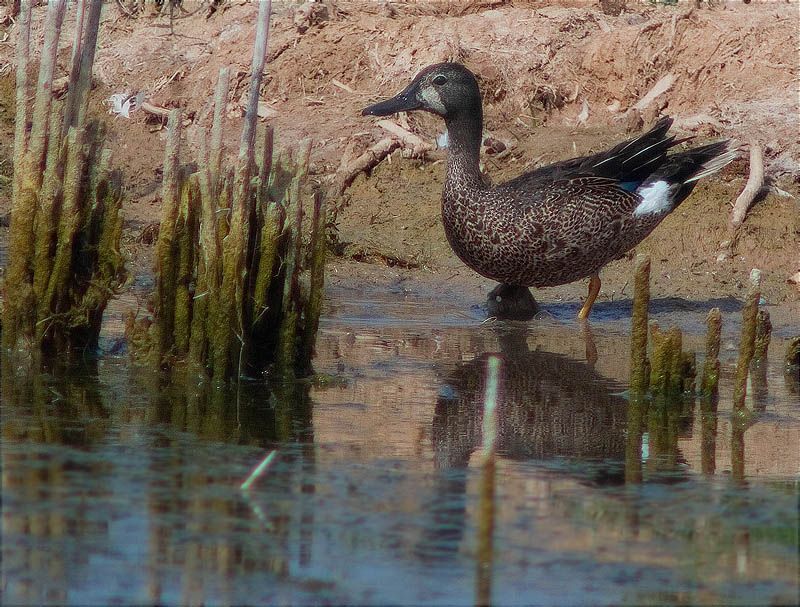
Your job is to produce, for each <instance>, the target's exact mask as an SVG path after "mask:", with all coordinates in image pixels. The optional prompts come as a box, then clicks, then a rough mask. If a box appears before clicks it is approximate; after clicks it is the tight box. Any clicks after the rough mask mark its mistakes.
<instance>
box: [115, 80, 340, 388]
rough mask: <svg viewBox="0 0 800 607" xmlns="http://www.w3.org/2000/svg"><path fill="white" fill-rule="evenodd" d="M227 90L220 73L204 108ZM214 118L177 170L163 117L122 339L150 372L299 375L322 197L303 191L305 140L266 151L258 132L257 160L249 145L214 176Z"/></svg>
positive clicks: (172, 135) (264, 135) (314, 297)
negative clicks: (153, 206)
mask: <svg viewBox="0 0 800 607" xmlns="http://www.w3.org/2000/svg"><path fill="white" fill-rule="evenodd" d="M227 89H228V70H227V69H226V70H222V71H221V73H220V77H219V81H218V86H217V95H216V101H215V102H216V103H217V104H218V105H217V107H216V110H219V108H220V107H224V103H225V102H226V98H227ZM222 121H223V112H222V111H215V113H214V124H213V126H212V130H211V134H210V137H209V138H208V140H205V139H204V140H203V142H202V144H201V146H200V147H201V150H202V151H201V158H199V159H198V165H199V170H197V171H195V172H190V171H189V170H187V168H186V167H185V166H182V165H181V164H180V130H181V128H180V127H181V116H180V111H179V110H174V111H173V112H172V113H171V114H170V117H169V122H168V126H167V147H166V154H165V162H164V184H163V201H162V205H163V206H162V218H161V227H160V230H159V237H158V241H157V243H156V261H155V268H154V270H155V275H156V292H155V294H154V298H153V302H152V306H151V312H152V314H151V316H150V317H149V318H140V319H138V320H134V319H132V318H131V319H129V323H128V336H129V339H130V340H131V342H132V344H133V345H134V348H133V349H134V354H135V356H136V357H137V358H139V359H142V360H146V361H148V362H150V363H151V364H155V365H159V366H161V367H162V368H171V367H173V366H174V365H175V363H179V362H180V363H186V365H185V366H186V368H187V370H188V372H189V374H190V376H194V375H197V374H200V375H202V376H206V377H208V378H211V379H213V380H214V381H215V382H216V383H224V382H227V381H229V380H231V379H234V378H239V377H241V376H244V375H249V376H256V375H258V374H261V373H263V372H264V371H266V370H268V369H274V370H277V371H278V372H279V373H280V374H288V373H291V374H296V373H300V374H303V373H306V372H308V371H309V369H310V360H311V356H312V355H313V346H314V340H315V336H316V332H317V327H318V324H319V315H320V312H321V308H322V291H323V286H324V274H323V272H324V262H325V243H326V236H325V221H324V218H325V206H324V201H323V198H322V196H321V195H320V194H319V193H315V194H313V195H310V194H307V192H306V190H305V188H304V182H305V180H306V177H307V174H308V164H309V156H310V150H311V141H310V140H304V141H302V142H300V144H299V145H298V147H297V148H296V149H295V150H294V151H293V153H288V152H282V153H278V154H274V148H273V131H272V129H271V128H269V127H267V128H264V129H262V130H261V132H260V134H259V135H258V138H257V140H258V144H259V146H260V148H261V149H260V153H259V154H256V153H255V149H256V145H255V143H256V142H255V139H256V138H255V137H253V143H252V144H250V143H246V145H245V147H244V148H243V150H240V154H239V157H238V159H237V162H236V164H235V166H233V167H229V168H227V169H226V168H224V167H223V166H222V162H221V158H222V149H221V137H220V133H221V132H222V126H223V122H222ZM254 132H255V131H254ZM248 137H249V135H248V133H247V128H245V129H244V132H243V141H244V140H245V139H246V138H248ZM307 199H310V201H313V205H312V206H311V208H310V209H307V208H306V207H307V206H309V205H308V204H307ZM309 211H310V213H309ZM181 366H183V365H181Z"/></svg>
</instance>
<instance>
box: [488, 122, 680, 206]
mask: <svg viewBox="0 0 800 607" xmlns="http://www.w3.org/2000/svg"><path fill="white" fill-rule="evenodd" d="M671 126H672V118H670V117H668V116H666V117H664V118H661V119H660V120H659V121H658V122H657V123H656V125H655V126H654V127H653V128H652V129H650V130H649V131H647V132H646V133H644V134H643V135H640V136H639V137H636V138H634V139H630V140H628V141H623V142H622V143H620V144H617V145H616V146H614V147H613V148H611V149H608V150H605V151H603V152H600V153H598V154H593V155H591V156H582V157H580V158H571V159H569V160H564V161H561V162H556V163H553V164H549V165H547V166H543V167H540V168H538V169H534V170H533V171H529V172H527V173H523V174H522V175H520V176H519V177H516V178H514V179H512V180H511V181H508V182H506V183H505V184H504V185H506V186H508V187H510V188H511V189H514V190H518V191H520V192H521V191H530V190H534V189H537V188H543V187H548V188H549V187H550V185H549V184H551V183H552V182H554V181H558V180H565V179H566V180H569V179H573V178H581V177H600V178H606V179H611V180H614V181H616V182H618V183H619V184H622V187H623V189H626V190H629V191H632V190H635V189H636V187H638V185H639V184H641V183H642V182H643V181H644V180H645V179H647V177H648V176H649V175H650V174H651V173H652V172H653V171H654V170H655V169H656V168H657V167H658V166H659V165H660V164H662V163H663V162H664V160H665V159H666V157H667V150H669V149H670V148H671V147H673V146H675V145H677V144H679V143H681V142H683V141H686V140H685V139H681V140H676V139H675V137H673V136H667V131H669V128H670V127H671Z"/></svg>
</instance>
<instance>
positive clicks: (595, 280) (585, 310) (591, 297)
mask: <svg viewBox="0 0 800 607" xmlns="http://www.w3.org/2000/svg"><path fill="white" fill-rule="evenodd" d="M599 293H600V276H599V275H598V274H592V277H591V278H590V279H589V293H588V295H586V301H585V302H583V307H582V308H581V311H580V312H578V318H580V319H581V320H584V319H586V318H589V312H591V311H592V306H593V305H594V302H595V300H596V299H597V295H598V294H599Z"/></svg>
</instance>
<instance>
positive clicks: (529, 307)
mask: <svg viewBox="0 0 800 607" xmlns="http://www.w3.org/2000/svg"><path fill="white" fill-rule="evenodd" d="M412 111H426V112H430V113H433V114H435V115H437V116H439V117H441V118H443V119H444V122H445V126H446V128H447V141H448V145H447V150H448V151H447V164H446V166H447V168H446V178H445V182H444V188H443V192H442V200H441V212H442V222H443V224H444V232H445V235H446V237H447V240H448V242H449V244H450V247H451V248H452V249H453V251H454V252H455V254H456V255H457V256H458V257H459V258H460V259H461V261H463V262H464V264H466V265H467V266H468V267H470V268H471V269H472V270H474V271H475V272H477V273H478V274H480V275H481V276H484V277H486V278H489V279H491V280H493V281H495V282H497V283H499V284H498V286H497V287H496V288H495V289H493V290H492V291H491V292H490V293H489V296H488V305H489V313H490V314H492V311H493V308H494V309H495V310H498V309H503V310H506V311H507V312H508V311H509V310H510V311H511V312H509V316H511V317H520V318H530V317H532V316H533V315H534V314H535V313H536V311H537V309H538V307H537V305H536V302H535V300H534V298H533V296H532V295H531V293H530V290H529V288H530V287H534V288H537V289H538V288H542V287H553V286H558V285H563V284H567V283H571V282H574V281H577V280H581V279H585V278H589V285H588V294H587V297H586V299H585V300H584V303H583V306H582V307H581V308H580V311H579V312H578V318H580V319H586V318H588V317H589V314H590V312H591V310H592V306H593V305H594V303H595V301H596V299H597V296H598V294H599V293H600V288H601V281H600V275H599V274H600V270H601V269H602V268H603V267H604V266H605V265H606V264H608V263H609V262H611V261H613V260H615V259H619V258H620V257H622V256H624V255H625V254H626V253H627V252H628V251H630V250H631V249H632V248H634V247H635V246H636V245H638V244H639V243H640V242H641V241H642V240H644V238H645V237H646V236H648V235H649V234H650V233H651V232H652V231H653V230H654V229H655V228H656V226H658V224H659V223H661V221H663V219H664V218H665V217H666V216H667V215H669V214H670V213H671V212H672V211H674V210H675V209H676V208H677V207H678V205H680V203H681V202H683V201H684V200H685V199H686V198H687V197H688V196H689V194H690V193H691V192H692V190H693V189H694V187H695V185H696V184H697V182H698V181H699V180H700V179H703V178H705V177H708V176H710V175H713V174H714V173H716V172H718V171H719V170H721V169H722V168H724V167H725V166H726V165H728V164H729V163H730V162H731V161H732V160H733V159H734V158H735V157H736V156H737V153H738V150H737V149H736V148H735V146H734V145H733V143H732V142H731V141H730V140H723V141H718V142H714V143H710V144H707V145H703V146H699V147H694V148H690V149H687V150H684V151H677V152H676V151H672V148H673V147H675V146H676V145H678V144H680V143H683V142H685V141H687V139H676V138H675V136H673V135H669V133H668V131H669V129H670V127H671V126H672V123H673V120H672V118H670V117H669V116H664V117H662V118H660V119H659V120H658V121H657V122H656V123H655V125H654V126H653V127H652V128H651V129H650V130H648V131H647V132H645V133H643V134H641V135H640V136H638V137H635V138H632V139H629V140H627V141H623V142H621V143H619V144H617V145H615V146H614V147H611V148H610V149H607V150H604V151H602V152H599V153H596V154H592V155H588V156H582V157H578V158H572V159H569V160H563V161H560V162H555V163H553V164H549V165H546V166H542V167H539V168H536V169H533V170H529V171H526V172H524V173H522V174H521V175H519V176H518V177H515V178H513V179H511V180H510V181H505V182H503V183H498V184H492V183H491V182H490V181H489V180H488V178H486V177H485V176H484V174H483V173H482V172H481V168H480V148H481V142H482V139H483V105H482V99H481V92H480V88H479V86H478V81H477V79H476V77H475V75H474V74H473V73H472V72H471V71H470V70H469V69H468V68H467V67H465V66H464V65H462V64H460V63H454V62H444V63H437V64H434V65H430V66H428V67H426V68H424V69H423V70H421V71H420V72H419V73H418V74H417V75H416V77H414V79H413V80H412V81H411V83H410V84H408V86H406V87H405V88H404V89H403V90H402V91H401V92H399V93H398V94H397V95H395V96H394V97H391V98H389V99H386V100H384V101H380V102H378V103H374V104H372V105H369V106H368V107H366V108H364V109H363V110H362V115H363V116H389V115H392V114H397V113H399V112H412ZM493 304H494V305H493ZM503 305H505V307H503Z"/></svg>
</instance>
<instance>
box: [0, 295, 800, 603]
mask: <svg viewBox="0 0 800 607" xmlns="http://www.w3.org/2000/svg"><path fill="white" fill-rule="evenodd" d="M396 299H397V298H395V301H392V300H391V298H390V299H389V300H388V302H387V301H379V300H377V299H376V300H365V301H351V302H349V303H347V304H341V305H335V306H334V305H331V306H330V309H329V314H328V316H327V317H326V318H325V319H324V321H323V324H322V328H321V332H320V336H319V343H318V356H317V359H316V362H315V368H316V370H317V371H318V372H319V373H320V374H321V375H320V376H319V377H318V378H317V379H316V380H315V381H314V382H298V383H284V384H273V385H272V386H270V387H269V388H268V387H266V385H265V384H264V383H263V382H256V381H251V382H247V383H245V384H244V385H243V386H242V387H241V389H240V390H239V392H238V393H235V392H223V391H213V390H209V389H199V388H195V389H192V390H190V391H187V390H186V389H184V388H176V387H171V388H169V387H167V388H165V387H163V386H162V385H161V383H162V382H161V380H159V378H157V377H153V376H150V375H147V374H145V373H144V372H142V371H138V370H135V369H131V368H130V367H129V366H128V364H127V360H126V359H125V358H121V357H119V358H117V357H111V356H107V357H105V358H102V359H101V360H100V361H98V362H97V363H96V364H94V365H89V366H88V367H87V368H83V369H81V370H78V371H75V372H72V373H70V374H67V375H66V376H59V377H55V376H37V377H34V378H30V377H24V376H22V375H20V374H17V373H15V372H14V370H13V369H10V368H9V367H8V366H6V367H5V369H4V373H3V378H2V381H3V385H2V389H3V391H2V395H3V402H2V426H3V443H2V464H3V467H2V481H3V493H2V532H3V536H2V596H3V598H2V602H3V604H8V605H13V604H79V605H88V604H92V605H110V604H130V603H135V604H152V603H159V604H170V605H171V604H201V603H203V604H208V605H214V604H234V603H235V604H242V603H248V604H288V603H293V604H309V603H314V604H319V603H344V602H347V603H354V604H384V603H404V604H408V603H413V604H421V603H424V604H447V605H452V604H475V603H476V602H484V601H486V600H491V601H492V602H495V603H498V604H546V605H573V604H588V605H598V604H615V605H616V604H622V605H626V604H631V605H640V604H686V603H690V604H698V603H700V604H702V603H707V604H721V603H723V604H729V603H730V604H741V605H754V604H791V603H795V602H797V600H798V578H797V576H798V564H799V563H798V550H797V546H798V513H797V503H798V501H797V500H798V486H799V484H798V469H799V468H800V454H798V442H799V441H800V404H798V394H797V385H796V382H795V381H794V378H792V377H786V376H785V375H784V373H783V369H782V368H781V366H780V364H779V357H778V356H776V357H774V359H773V360H772V361H771V363H770V365H769V367H768V368H767V369H766V370H765V371H766V372H765V373H762V374H754V378H755V379H754V381H753V383H752V385H751V386H750V388H751V389H750V394H749V396H748V407H749V408H750V409H751V410H752V412H753V416H752V418H751V419H750V420H745V421H737V420H736V419H734V418H733V416H732V414H731V405H730V399H731V395H730V393H731V385H730V384H731V373H732V369H733V366H734V365H735V354H736V353H735V351H732V350H731V349H730V348H728V349H726V350H725V351H724V353H723V379H722V388H721V394H720V400H719V403H718V405H713V404H711V403H702V402H700V400H699V399H698V400H695V399H691V398H686V399H684V401H683V402H680V403H671V404H667V403H650V404H649V405H645V406H642V405H634V404H632V403H630V402H629V401H628V400H627V398H626V394H625V389H626V384H625V382H626V381H627V374H628V368H627V366H628V358H627V357H628V353H627V352H628V350H627V349H628V337H627V336H626V335H625V332H624V330H620V329H619V327H617V326H611V325H604V324H603V323H602V322H601V323H599V324H595V325H594V326H593V327H592V329H591V330H590V329H587V328H585V327H584V328H582V327H580V326H579V325H577V324H575V323H557V322H556V321H552V320H551V321H542V322H533V323H529V324H527V325H526V324H517V325H505V324H482V323H481V321H480V317H479V314H477V313H473V312H468V313H466V314H465V313H463V312H461V311H459V309H447V308H446V307H445V309H443V306H442V305H437V304H435V302H398V301H396ZM677 320H678V321H680V318H678V319H677ZM665 324H666V323H665ZM684 341H685V344H686V345H687V346H688V347H689V348H693V349H695V350H697V351H699V350H701V348H702V346H701V344H702V336H701V335H693V336H692V335H690V336H686V337H685V340H684ZM724 341H726V342H735V341H736V337H735V335H734V334H733V333H731V334H726V336H725V340H724ZM773 346H774V349H775V351H776V354H778V353H779V350H780V345H779V344H778V345H777V346H776V345H775V344H773ZM492 352H497V353H500V355H501V357H502V361H503V362H502V366H501V381H500V398H499V402H498V438H497V450H498V457H497V458H496V460H495V464H494V466H493V467H492V466H491V465H488V466H485V465H482V463H481V462H482V459H481V456H480V452H481V447H482V444H483V437H482V418H483V396H484V391H485V379H484V377H485V368H486V357H487V354H488V353H492ZM273 450H275V455H274V458H273V459H272V462H271V465H270V466H269V467H268V468H267V470H266V472H265V473H264V474H263V476H261V477H259V478H258V479H256V480H255V481H254V482H253V484H252V486H251V488H250V489H249V490H247V491H243V490H242V489H241V488H240V485H241V484H242V482H243V481H244V480H245V479H247V478H248V475H249V474H250V473H251V471H252V470H253V468H254V467H255V466H257V465H258V464H259V462H261V461H262V460H263V459H264V458H265V457H266V456H267V455H268V454H269V453H270V452H271V451H273Z"/></svg>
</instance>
